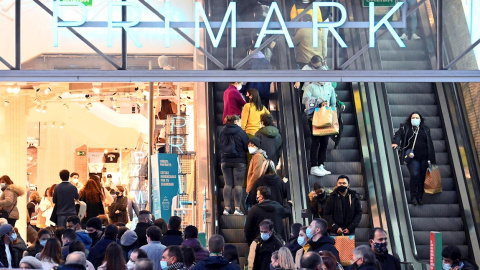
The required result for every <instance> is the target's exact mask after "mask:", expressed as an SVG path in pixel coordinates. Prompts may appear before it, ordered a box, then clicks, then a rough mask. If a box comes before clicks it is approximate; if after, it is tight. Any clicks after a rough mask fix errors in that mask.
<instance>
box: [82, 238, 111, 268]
mask: <svg viewBox="0 0 480 270" xmlns="http://www.w3.org/2000/svg"><path fill="white" fill-rule="evenodd" d="M114 242H115V239H109V238H103V239H102V240H100V241H98V242H97V243H96V244H95V246H93V247H92V248H91V249H90V252H89V253H88V257H87V260H89V261H90V262H91V263H92V264H93V266H95V269H96V268H98V267H99V266H100V265H101V264H102V262H103V259H104V258H105V252H106V251H107V247H108V245H110V244H111V243H114Z"/></svg>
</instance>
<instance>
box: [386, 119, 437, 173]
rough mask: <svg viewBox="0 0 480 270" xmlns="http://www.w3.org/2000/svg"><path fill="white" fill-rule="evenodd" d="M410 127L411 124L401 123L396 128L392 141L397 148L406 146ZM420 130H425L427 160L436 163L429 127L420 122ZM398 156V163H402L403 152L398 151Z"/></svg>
mask: <svg viewBox="0 0 480 270" xmlns="http://www.w3.org/2000/svg"><path fill="white" fill-rule="evenodd" d="M411 128H412V126H411V125H405V124H402V125H400V128H399V129H398V130H397V132H395V135H394V137H393V140H392V142H393V143H395V144H397V145H398V146H399V149H404V148H405V147H406V144H407V141H408V139H407V134H408V131H409V130H410V129H411ZM422 131H423V132H425V135H426V136H427V145H428V160H430V162H431V163H432V164H435V163H436V159H435V148H434V147H433V140H432V136H431V135H430V128H429V127H428V126H427V125H425V124H423V123H421V124H420V132H422ZM398 157H399V158H400V164H403V161H404V156H403V153H400V154H399V155H398Z"/></svg>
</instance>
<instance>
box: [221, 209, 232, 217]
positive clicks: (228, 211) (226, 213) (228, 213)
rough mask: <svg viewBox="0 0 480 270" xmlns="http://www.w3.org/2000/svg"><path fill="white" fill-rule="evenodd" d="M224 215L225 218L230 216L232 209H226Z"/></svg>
mask: <svg viewBox="0 0 480 270" xmlns="http://www.w3.org/2000/svg"><path fill="white" fill-rule="evenodd" d="M223 215H224V216H228V215H230V209H227V208H225V210H223Z"/></svg>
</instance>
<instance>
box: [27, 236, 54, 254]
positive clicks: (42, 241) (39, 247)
mask: <svg viewBox="0 0 480 270" xmlns="http://www.w3.org/2000/svg"><path fill="white" fill-rule="evenodd" d="M52 236H53V232H52V231H51V230H50V229H41V230H40V231H38V233H37V239H36V240H35V244H34V245H32V246H29V247H28V248H27V250H26V251H25V253H24V256H32V257H35V256H37V254H38V253H41V252H42V251H43V247H44V246H45V245H46V244H47V240H48V239H50V238H52Z"/></svg>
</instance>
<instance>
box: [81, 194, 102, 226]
mask: <svg viewBox="0 0 480 270" xmlns="http://www.w3.org/2000/svg"><path fill="white" fill-rule="evenodd" d="M82 195H83V194H82ZM98 196H100V194H99V195H98ZM80 200H81V201H83V202H85V204H86V205H87V212H86V214H85V220H84V221H83V222H84V223H85V224H86V223H87V221H88V220H89V219H91V218H92V217H97V216H98V215H104V214H105V208H104V207H103V203H102V200H99V201H98V202H96V203H90V202H88V200H87V198H85V196H82V197H80Z"/></svg>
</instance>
